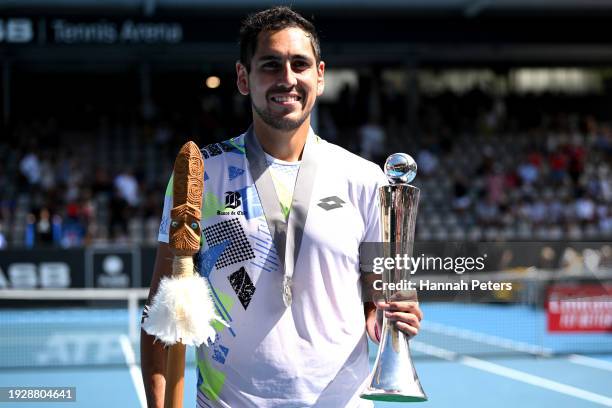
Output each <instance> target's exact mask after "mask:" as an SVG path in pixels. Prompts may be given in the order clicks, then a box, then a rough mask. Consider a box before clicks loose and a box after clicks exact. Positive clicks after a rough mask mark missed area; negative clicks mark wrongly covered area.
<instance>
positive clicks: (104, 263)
mask: <svg viewBox="0 0 612 408" xmlns="http://www.w3.org/2000/svg"><path fill="white" fill-rule="evenodd" d="M374 245H375V244H374ZM374 253H375V252H374ZM155 254H156V248H155V247H103V248H94V247H92V248H81V249H59V248H45V249H35V250H28V249H10V250H3V251H0V289H10V288H15V289H39V288H130V287H148V286H149V285H150V283H151V278H152V276H153V268H154V264H155ZM413 256H414V257H442V258H445V259H446V258H458V257H473V258H477V257H484V262H483V264H484V268H482V269H480V268H478V270H476V269H474V270H470V271H467V272H469V273H480V272H496V271H507V270H521V269H526V268H536V269H542V270H572V271H573V272H574V273H575V272H578V273H579V272H580V271H588V270H592V269H594V268H611V267H612V243H611V242H499V243H492V242H480V243H479V242H416V243H415V246H414V252H413ZM595 263H596V264H597V265H596V264H595ZM429 272H432V271H429ZM433 272H439V271H433ZM421 273H427V271H422V272H421Z"/></svg>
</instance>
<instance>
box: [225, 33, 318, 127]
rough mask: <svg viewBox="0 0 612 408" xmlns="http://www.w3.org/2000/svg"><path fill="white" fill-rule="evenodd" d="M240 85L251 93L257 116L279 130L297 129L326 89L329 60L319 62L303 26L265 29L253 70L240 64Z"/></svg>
mask: <svg viewBox="0 0 612 408" xmlns="http://www.w3.org/2000/svg"><path fill="white" fill-rule="evenodd" d="M236 70H237V73H238V80H237V84H238V89H239V90H240V93H242V94H243V95H249V94H250V96H251V103H252V106H253V111H254V112H255V115H256V117H255V120H258V119H261V120H262V121H263V122H264V123H266V124H267V125H268V126H270V127H272V128H274V129H277V130H294V129H297V128H298V127H299V126H300V125H302V123H304V121H305V120H306V119H307V118H308V117H309V115H310V112H311V111H312V107H313V106H314V103H315V100H316V98H317V96H319V95H321V94H322V93H323V86H324V78H323V73H324V71H325V63H323V62H322V61H321V62H319V63H318V64H317V62H316V59H315V55H314V51H313V49H312V45H311V43H310V38H309V37H308V36H307V34H306V33H305V32H304V31H302V30H301V29H300V28H293V27H291V28H286V29H283V30H280V31H274V32H270V31H264V32H261V33H260V34H259V36H258V39H257V48H256V51H255V55H253V59H252V60H251V72H247V70H246V68H245V67H244V66H243V65H242V64H240V63H237V64H236Z"/></svg>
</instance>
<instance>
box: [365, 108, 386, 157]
mask: <svg viewBox="0 0 612 408" xmlns="http://www.w3.org/2000/svg"><path fill="white" fill-rule="evenodd" d="M359 141H360V143H359V145H360V156H361V157H363V158H364V159H367V160H371V161H373V162H374V163H380V162H381V161H384V160H385V159H386V158H385V157H383V156H384V154H385V151H386V135H385V130H384V129H383V128H382V126H380V124H379V123H378V120H377V119H376V118H374V119H372V120H369V121H368V122H366V123H364V124H363V126H361V127H360V128H359Z"/></svg>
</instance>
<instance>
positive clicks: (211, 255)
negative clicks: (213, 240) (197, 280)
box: [197, 239, 231, 278]
mask: <svg viewBox="0 0 612 408" xmlns="http://www.w3.org/2000/svg"><path fill="white" fill-rule="evenodd" d="M230 242H231V241H230V240H229V239H228V240H225V241H223V242H220V243H218V244H216V245H213V246H211V247H209V248H208V249H207V250H206V251H202V252H201V253H200V258H199V261H200V262H199V264H198V265H197V267H198V271H200V275H202V276H203V277H205V278H209V277H210V272H212V270H213V268H214V266H215V263H216V262H217V260H218V259H219V257H220V256H221V254H222V253H223V251H225V248H227V246H228V245H229V244H230Z"/></svg>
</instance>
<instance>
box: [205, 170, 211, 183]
mask: <svg viewBox="0 0 612 408" xmlns="http://www.w3.org/2000/svg"><path fill="white" fill-rule="evenodd" d="M209 178H210V177H208V173H207V172H204V181H206V180H208V179H209Z"/></svg>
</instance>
